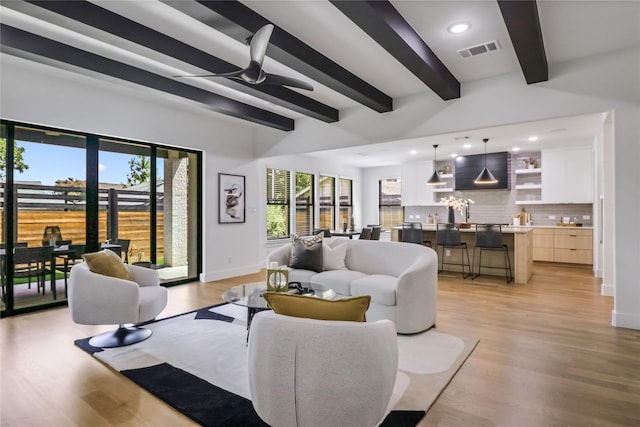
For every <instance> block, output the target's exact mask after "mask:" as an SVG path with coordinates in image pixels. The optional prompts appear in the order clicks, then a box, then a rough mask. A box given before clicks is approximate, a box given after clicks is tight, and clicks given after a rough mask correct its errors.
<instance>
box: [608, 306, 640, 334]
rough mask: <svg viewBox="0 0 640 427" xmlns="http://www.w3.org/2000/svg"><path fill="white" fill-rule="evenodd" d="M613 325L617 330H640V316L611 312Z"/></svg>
mask: <svg viewBox="0 0 640 427" xmlns="http://www.w3.org/2000/svg"><path fill="white" fill-rule="evenodd" d="M611 324H612V325H613V326H615V327H617V328H629V329H638V330H640V314H638V313H619V312H617V311H615V310H613V311H612V312H611Z"/></svg>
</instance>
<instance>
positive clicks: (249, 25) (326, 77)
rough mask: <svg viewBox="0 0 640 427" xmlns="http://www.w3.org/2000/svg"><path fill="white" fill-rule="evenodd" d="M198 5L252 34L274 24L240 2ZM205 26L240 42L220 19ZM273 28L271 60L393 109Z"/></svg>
mask: <svg viewBox="0 0 640 427" xmlns="http://www.w3.org/2000/svg"><path fill="white" fill-rule="evenodd" d="M166 3H167V4H169V5H171V6H174V7H176V8H178V9H180V3H181V2H179V1H178V2H176V1H166ZM198 3H200V4H202V5H203V6H205V7H206V8H208V9H209V10H211V11H213V12H215V13H216V14H218V15H220V16H221V17H223V18H225V19H226V20H228V21H231V22H232V23H234V24H236V25H239V26H241V27H243V28H245V29H246V30H248V31H250V32H251V33H255V32H256V31H257V30H258V29H259V28H261V27H262V26H264V25H265V24H270V23H271V22H270V21H268V20H267V19H266V18H264V17H263V16H261V15H259V14H258V13H256V12H255V11H253V10H252V9H250V8H248V7H247V6H245V5H243V4H242V3H240V2H238V1H217V0H215V1H207V0H198ZM214 21H215V20H214ZM204 23H205V24H207V25H210V26H213V27H214V28H216V30H218V31H222V32H224V33H225V34H227V35H229V36H230V37H234V38H236V39H237V31H234V30H233V29H232V28H231V29H230V28H229V27H228V26H227V25H225V23H221V22H220V21H219V20H217V21H215V22H213V21H210V22H204ZM274 26H275V29H274V30H273V33H272V35H271V40H270V46H269V51H268V53H269V56H270V57H271V58H273V59H275V60H276V61H278V62H280V63H282V64H285V65H287V66H288V67H290V68H292V69H294V70H296V71H298V72H300V73H302V74H304V75H306V76H308V77H309V78H310V79H312V80H315V81H317V82H320V83H322V84H323V85H325V86H327V87H329V88H331V89H333V90H335V91H337V92H340V93H342V94H343V95H345V96H347V97H349V98H351V99H353V100H354V101H357V102H359V103H360V104H362V105H365V106H367V107H369V108H371V109H373V110H375V111H377V112H379V113H384V112H388V111H392V110H393V100H392V98H391V97H389V96H388V95H386V94H385V93H383V92H382V91H380V90H378V89H376V88H375V87H373V86H372V85H370V84H369V83H367V82H365V81H364V80H362V79H361V78H359V77H358V76H356V75H355V74H353V73H351V72H350V71H348V70H346V69H345V68H343V67H341V66H340V65H339V64H337V63H335V62H334V61H332V60H331V59H329V58H327V57H326V56H324V55H322V54H321V53H320V52H318V51H317V50H315V49H313V48H311V47H310V46H308V45H307V44H305V43H304V42H302V41H301V40H299V39H298V38H296V37H295V36H293V35H292V34H290V33H288V32H286V31H285V30H283V29H282V28H279V27H278V26H277V25H275V24H274ZM327 28H329V27H327Z"/></svg>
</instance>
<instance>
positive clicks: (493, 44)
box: [456, 40, 500, 58]
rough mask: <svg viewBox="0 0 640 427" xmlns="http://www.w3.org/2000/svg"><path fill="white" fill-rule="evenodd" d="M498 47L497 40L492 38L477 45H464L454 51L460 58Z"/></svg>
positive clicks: (497, 48)
mask: <svg viewBox="0 0 640 427" xmlns="http://www.w3.org/2000/svg"><path fill="white" fill-rule="evenodd" d="M499 49H500V45H499V44H498V40H493V41H490V42H486V43H482V44H479V45H477V46H471V47H466V48H464V49H460V50H457V51H456V52H458V55H460V57H461V58H471V57H472V56H477V55H481V54H483V53H487V52H493V51H494V50H499Z"/></svg>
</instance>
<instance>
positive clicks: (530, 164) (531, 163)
mask: <svg viewBox="0 0 640 427" xmlns="http://www.w3.org/2000/svg"><path fill="white" fill-rule="evenodd" d="M522 161H523V163H524V167H525V168H527V169H534V168H535V167H537V166H538V161H537V160H536V159H534V158H533V157H527V158H525V159H523V160H522Z"/></svg>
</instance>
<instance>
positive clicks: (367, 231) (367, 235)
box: [359, 227, 373, 240]
mask: <svg viewBox="0 0 640 427" xmlns="http://www.w3.org/2000/svg"><path fill="white" fill-rule="evenodd" d="M372 231H373V229H372V228H371V227H362V230H360V237H359V239H360V240H371V232H372Z"/></svg>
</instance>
